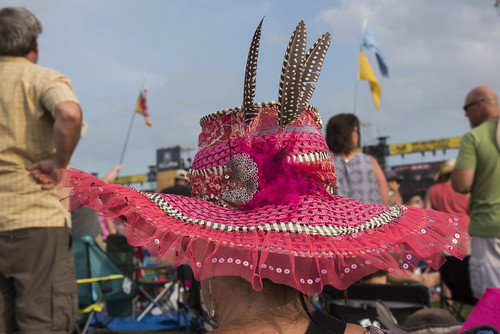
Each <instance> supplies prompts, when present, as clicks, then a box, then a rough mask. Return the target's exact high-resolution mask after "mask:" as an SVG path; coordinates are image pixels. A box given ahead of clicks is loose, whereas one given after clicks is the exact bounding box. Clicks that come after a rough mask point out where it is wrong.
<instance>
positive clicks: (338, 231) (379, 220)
mask: <svg viewBox="0 0 500 334" xmlns="http://www.w3.org/2000/svg"><path fill="white" fill-rule="evenodd" d="M141 193H142V194H143V195H144V196H146V197H148V198H149V199H150V200H151V201H153V202H154V203H155V204H156V205H157V206H158V207H159V208H160V209H161V210H162V211H164V212H165V213H167V214H168V215H169V216H171V217H173V218H175V219H179V220H182V221H185V222H190V223H193V224H198V225H203V226H206V227H210V228H213V229H216V230H223V231H226V232H250V231H253V230H259V231H264V232H265V231H272V232H289V233H305V234H308V235H322V236H341V235H349V234H352V233H359V232H361V231H364V230H371V229H375V228H378V227H381V226H384V225H386V224H388V223H390V222H392V221H393V220H395V219H397V218H399V217H400V216H401V207H400V206H397V205H394V206H391V207H389V211H385V212H382V213H381V214H379V215H376V216H374V217H372V218H371V219H370V220H368V221H367V222H365V223H362V224H360V225H357V226H326V225H322V226H313V225H306V224H298V223H292V222H282V223H272V224H270V223H265V224H261V225H257V226H234V225H226V224H221V223H215V222H209V221H205V220H202V219H196V218H189V217H186V216H185V215H184V214H182V213H181V212H179V211H178V210H176V209H174V208H173V207H172V206H171V205H170V204H169V203H168V202H167V201H165V200H164V199H163V198H162V197H161V196H159V195H156V194H150V193H143V192H141Z"/></svg>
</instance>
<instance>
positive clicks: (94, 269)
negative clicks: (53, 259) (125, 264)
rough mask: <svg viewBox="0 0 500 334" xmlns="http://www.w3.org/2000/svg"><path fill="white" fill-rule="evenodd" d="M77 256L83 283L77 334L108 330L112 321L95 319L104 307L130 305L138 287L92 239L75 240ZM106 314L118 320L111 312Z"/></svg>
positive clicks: (74, 245)
mask: <svg viewBox="0 0 500 334" xmlns="http://www.w3.org/2000/svg"><path fill="white" fill-rule="evenodd" d="M73 253H74V258H75V268H76V278H77V282H78V283H79V288H78V309H79V316H78V317H77V323H76V325H75V327H76V330H77V331H78V332H79V333H85V332H87V330H88V329H89V327H90V326H92V327H94V328H106V327H107V325H108V324H109V322H110V321H109V322H108V323H107V324H105V323H102V322H100V321H99V320H97V319H96V318H95V317H94V315H95V314H96V313H101V312H103V304H104V303H109V302H116V303H120V304H122V305H123V304H125V305H126V304H128V303H129V301H130V300H131V299H132V298H133V297H134V295H135V293H136V290H135V286H134V283H133V282H132V281H131V280H130V279H128V278H127V277H125V276H124V275H123V272H122V271H121V270H120V269H119V268H118V267H117V266H116V265H115V264H114V263H113V261H111V259H110V258H109V257H108V256H107V254H106V253H105V252H104V251H103V250H102V249H101V248H100V247H99V246H98V245H97V244H96V243H95V240H94V239H93V238H92V237H91V236H83V237H77V238H73ZM106 313H107V315H108V316H112V317H113V316H117V314H113V312H110V310H109V309H108V308H106ZM111 320H112V319H111ZM81 324H83V325H82V326H81Z"/></svg>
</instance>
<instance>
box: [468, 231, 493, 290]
mask: <svg viewBox="0 0 500 334" xmlns="http://www.w3.org/2000/svg"><path fill="white" fill-rule="evenodd" d="M470 251H471V254H470V260H469V273H470V287H471V290H472V293H473V294H474V297H475V298H477V299H480V298H481V296H482V295H483V294H484V292H485V291H486V289H487V288H500V238H483V237H476V236H473V237H472V241H471V244H470Z"/></svg>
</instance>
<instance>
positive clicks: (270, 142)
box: [190, 101, 336, 206]
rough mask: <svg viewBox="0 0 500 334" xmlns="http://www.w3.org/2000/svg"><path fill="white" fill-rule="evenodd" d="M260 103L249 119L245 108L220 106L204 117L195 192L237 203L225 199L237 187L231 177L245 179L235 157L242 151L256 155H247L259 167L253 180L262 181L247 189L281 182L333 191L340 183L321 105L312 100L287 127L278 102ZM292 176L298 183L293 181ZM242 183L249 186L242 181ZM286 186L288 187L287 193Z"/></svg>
mask: <svg viewBox="0 0 500 334" xmlns="http://www.w3.org/2000/svg"><path fill="white" fill-rule="evenodd" d="M256 106H257V107H258V108H259V112H258V115H257V116H256V117H255V118H254V119H252V121H251V122H250V123H249V124H246V122H245V119H244V113H243V111H242V108H241V107H236V108H232V109H226V110H220V111H218V112H216V113H213V114H211V115H208V116H205V117H204V118H203V119H202V120H201V124H202V131H201V134H200V136H199V141H198V145H199V148H200V150H199V151H198V153H197V154H196V156H195V158H194V161H193V166H192V169H191V170H190V178H191V193H192V194H193V196H195V197H199V198H202V199H210V200H213V201H216V202H219V204H223V205H224V204H230V205H231V204H234V203H229V202H230V201H228V200H227V199H226V200H224V197H225V196H224V195H223V194H224V193H225V192H226V191H233V189H231V180H234V179H235V178H236V179H241V173H239V174H238V172H236V171H234V170H231V166H234V164H233V163H232V159H233V158H234V159H238V160H240V158H235V157H236V156H238V155H241V154H244V155H246V156H248V157H250V158H251V159H244V160H245V161H248V162H249V165H248V168H247V169H248V170H250V168H253V165H252V163H253V162H254V163H255V164H256V165H255V167H256V168H257V174H256V175H257V179H255V180H253V181H252V182H251V183H253V184H254V185H255V184H256V183H255V182H257V184H258V185H257V186H256V187H254V188H255V189H252V190H250V189H248V188H245V190H244V191H245V192H247V193H248V192H252V193H253V194H256V193H257V192H262V191H263V192H264V193H265V192H266V191H269V190H268V189H266V188H273V184H276V183H283V184H284V185H285V187H292V188H293V187H295V186H297V185H300V186H299V188H300V190H297V189H295V190H291V189H289V190H290V192H291V193H296V194H297V195H298V194H299V193H301V192H304V193H308V192H311V191H312V192H318V191H320V192H321V191H326V192H327V193H333V190H334V189H335V187H336V176H335V167H334V165H333V159H332V156H331V153H330V151H329V149H328V146H327V144H326V141H325V139H324V137H323V136H322V134H321V128H322V122H321V117H320V115H319V113H318V112H317V109H316V108H315V107H314V106H310V105H307V106H306V108H305V109H304V112H303V113H301V115H300V116H299V117H298V118H297V119H295V120H294V121H293V122H291V123H290V124H289V125H288V126H287V127H286V128H285V129H281V128H280V127H279V124H278V113H279V109H278V102H276V101H271V102H265V103H258V104H256ZM241 170H245V168H242V169H241ZM241 170H240V171H241ZM292 170H293V172H292ZM291 174H292V175H291ZM230 179H231V180H230ZM298 179H302V180H298ZM304 180H306V181H304ZM292 181H296V182H297V184H295V185H293V182H292ZM304 182H306V183H308V186H306V185H305V183H304ZM228 184H229V187H228ZM236 185H237V186H238V187H239V188H242V187H244V186H243V185H242V184H240V183H238V182H237V184H236ZM242 189H243V188H242ZM285 190H286V188H284V189H282V192H283V193H284V192H285ZM257 196H258V195H257ZM253 197H254V196H253V195H252V196H250V198H253ZM285 198H286V196H285ZM268 200H269V198H268ZM275 201H276V198H274V199H272V202H273V203H276V202H275ZM280 201H281V200H280ZM245 204H246V203H245ZM237 206H240V205H237Z"/></svg>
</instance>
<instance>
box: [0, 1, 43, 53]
mask: <svg viewBox="0 0 500 334" xmlns="http://www.w3.org/2000/svg"><path fill="white" fill-rule="evenodd" d="M41 32H42V25H41V23H40V21H38V19H37V18H36V16H35V14H33V13H32V12H30V11H29V10H27V9H26V8H23V7H5V8H2V9H1V10H0V55H2V56H21V57H24V56H26V55H27V54H28V53H29V52H30V51H31V50H32V49H33V47H34V46H35V43H36V40H37V38H38V35H40V34H41Z"/></svg>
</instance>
